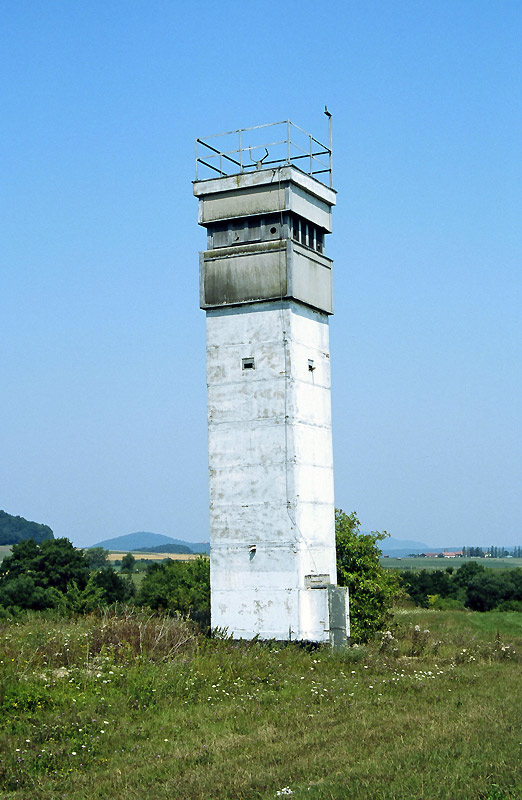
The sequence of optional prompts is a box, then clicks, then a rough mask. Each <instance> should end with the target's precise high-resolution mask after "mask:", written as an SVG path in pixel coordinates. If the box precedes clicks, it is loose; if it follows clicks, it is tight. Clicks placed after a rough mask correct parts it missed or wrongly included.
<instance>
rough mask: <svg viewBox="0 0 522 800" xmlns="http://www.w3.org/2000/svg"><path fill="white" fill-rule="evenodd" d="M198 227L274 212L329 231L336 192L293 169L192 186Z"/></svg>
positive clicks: (250, 173) (280, 168)
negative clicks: (224, 220)
mask: <svg viewBox="0 0 522 800" xmlns="http://www.w3.org/2000/svg"><path fill="white" fill-rule="evenodd" d="M194 194H195V195H196V197H198V198H199V207H198V222H199V224H200V225H205V224H208V223H209V222H215V221H216V220H221V219H233V218H235V217H245V216H250V215H252V214H269V213H273V212H274V211H293V212H294V213H296V214H299V215H300V216H302V217H304V218H305V219H308V220H310V222H313V223H314V224H315V225H319V226H320V227H321V228H324V230H326V231H328V232H331V230H332V215H331V208H332V206H334V205H335V202H336V193H335V191H334V190H333V189H329V188H328V187H327V186H324V184H322V183H320V182H319V181H316V180H315V179H314V178H311V177H310V176H309V175H306V174H305V173H304V172H301V171H300V170H298V169H296V168H295V167H292V166H285V167H276V168H274V169H263V170H259V171H257V172H248V173H246V172H245V173H243V174H241V175H231V176H228V177H226V178H212V179H210V180H205V181H196V182H195V183H194Z"/></svg>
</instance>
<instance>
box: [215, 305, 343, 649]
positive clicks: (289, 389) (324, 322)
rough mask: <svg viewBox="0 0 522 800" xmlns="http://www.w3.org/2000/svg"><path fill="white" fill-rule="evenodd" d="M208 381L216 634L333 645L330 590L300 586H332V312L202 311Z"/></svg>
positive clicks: (284, 308) (273, 308) (277, 308)
mask: <svg viewBox="0 0 522 800" xmlns="http://www.w3.org/2000/svg"><path fill="white" fill-rule="evenodd" d="M244 358H254V359H255V369H254V370H243V369H242V359H244ZM309 359H311V360H313V367H314V369H313V371H310V370H309V367H308V361H309ZM207 384H208V425H209V428H208V430H209V471H210V527H211V591H212V625H213V626H214V627H222V628H228V630H229V633H231V634H233V635H234V637H236V638H240V637H241V638H252V637H253V636H255V635H259V636H261V638H276V639H288V638H291V639H314V640H316V641H328V637H329V634H328V613H327V601H326V600H325V599H324V598H325V595H324V592H325V591H326V590H322V589H305V583H304V576H305V575H309V574H311V573H325V574H328V575H329V576H330V581H331V582H332V583H335V582H336V571H335V531H334V498H333V463H332V439H331V410H330V359H329V337H328V317H327V315H326V314H323V313H321V312H319V311H314V310H312V309H310V308H307V307H305V306H302V305H300V304H299V303H296V302H294V301H273V302H269V303H258V304H255V305H245V306H240V307H235V308H228V309H219V310H217V309H216V310H209V311H207ZM254 546H255V553H254V552H253V551H252V550H251V548H252V547H254ZM325 603H326V606H325ZM325 609H326V610H325Z"/></svg>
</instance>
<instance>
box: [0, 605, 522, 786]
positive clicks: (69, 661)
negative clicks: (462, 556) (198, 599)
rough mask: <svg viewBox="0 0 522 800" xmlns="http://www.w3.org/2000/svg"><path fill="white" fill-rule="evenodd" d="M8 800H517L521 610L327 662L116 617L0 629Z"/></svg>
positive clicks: (452, 616) (429, 614) (1, 780)
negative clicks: (288, 799)
mask: <svg viewBox="0 0 522 800" xmlns="http://www.w3.org/2000/svg"><path fill="white" fill-rule="evenodd" d="M0 643H1V644H0V662H1V663H0V676H1V683H0V687H1V689H0V705H1V712H0V719H1V732H0V753H1V756H0V796H1V797H2V798H5V800H102V799H103V800H107V798H111V800H137V798H140V800H141V798H142V797H143V796H144V795H145V794H147V795H148V796H149V797H150V798H151V800H166V798H169V800H171V799H172V798H183V800H187V799H188V798H194V799H195V800H209V799H212V800H214V799H215V800H221V799H222V800H225V799H226V800H254V798H256V800H266V799H267V798H275V797H284V796H292V797H294V798H296V800H297V799H298V798H299V799H302V798H307V799H310V800H319V799H320V800H341V798H342V799H343V800H344V799H345V798H354V799H355V798H357V800H392V799H393V800H413V799H415V800H419V799H424V800H436V798H441V799H442V798H447V799H448V800H450V799H451V800H455V799H456V798H466V800H471V799H473V798H477V800H478V799H483V800H512V799H513V798H520V797H522V767H521V764H522V704H521V703H520V668H521V657H520V653H521V652H522V613H519V612H504V613H501V612H488V613H482V614H481V613H478V612H468V611H434V610H425V609H421V608H411V609H409V608H407V609H397V610H396V611H395V614H394V620H393V623H392V624H391V627H390V629H389V631H385V632H383V633H382V634H379V635H378V636H377V637H376V638H375V639H374V640H373V641H372V642H371V643H370V644H369V645H367V646H360V647H351V648H346V650H344V651H341V652H332V651H330V650H329V649H326V648H315V649H306V648H304V647H300V646H298V645H295V644H292V645H280V644H276V643H266V644H262V643H259V642H255V641H254V642H252V643H249V644H247V643H234V642H232V641H230V640H229V639H227V638H225V637H221V638H219V637H217V638H213V639H209V638H205V637H203V636H202V635H201V634H199V633H197V631H196V629H195V628H194V627H193V626H192V625H191V624H190V623H187V622H185V621H183V620H178V619H175V618H169V617H165V616H161V615H157V616H151V615H150V614H147V613H146V612H143V611H135V610H132V609H130V608H129V609H122V610H120V611H118V612H114V611H112V612H106V613H105V614H102V615H89V616H83V617H77V618H73V619H61V618H59V617H57V616H56V617H53V616H47V617H44V616H42V615H38V614H34V613H28V614H27V615H26V616H25V617H22V618H20V619H19V620H17V621H16V622H9V621H5V622H2V623H1V625H0Z"/></svg>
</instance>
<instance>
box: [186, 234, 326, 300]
mask: <svg viewBox="0 0 522 800" xmlns="http://www.w3.org/2000/svg"><path fill="white" fill-rule="evenodd" d="M282 298H294V299H295V300H300V301H301V302H302V303H306V304H307V305H309V306H312V307H313V308H317V309H318V310H319V311H324V312H326V313H327V314H332V313H333V298H332V261H331V259H329V258H327V257H326V256H324V255H322V254H320V253H316V252H313V251H312V250H311V249H310V248H307V247H303V245H300V244H298V243H297V242H293V241H291V240H279V241H276V242H262V243H259V244H245V245H241V246H239V247H223V248H220V249H217V250H207V251H205V252H204V253H202V254H201V257H200V305H201V308H204V309H208V308H216V307H220V306H227V305H235V304H241V303H252V302H255V301H258V302H259V301H264V300H278V299H282Z"/></svg>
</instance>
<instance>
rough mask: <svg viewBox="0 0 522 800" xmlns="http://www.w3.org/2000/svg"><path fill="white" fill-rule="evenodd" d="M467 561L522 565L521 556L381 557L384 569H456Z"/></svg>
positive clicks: (495, 566)
mask: <svg viewBox="0 0 522 800" xmlns="http://www.w3.org/2000/svg"><path fill="white" fill-rule="evenodd" d="M468 561H476V562H477V563H478V564H483V565H484V566H485V567H491V568H492V569H509V568H513V567H522V558H381V564H382V565H383V567H386V569H446V567H454V568H455V569H458V568H459V567H461V566H462V565H463V564H466V563H467V562H468Z"/></svg>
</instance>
